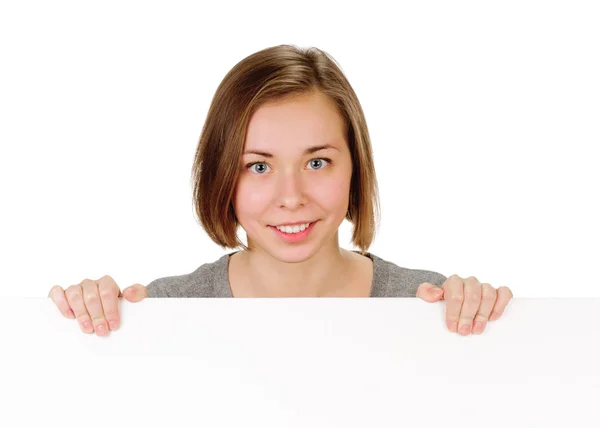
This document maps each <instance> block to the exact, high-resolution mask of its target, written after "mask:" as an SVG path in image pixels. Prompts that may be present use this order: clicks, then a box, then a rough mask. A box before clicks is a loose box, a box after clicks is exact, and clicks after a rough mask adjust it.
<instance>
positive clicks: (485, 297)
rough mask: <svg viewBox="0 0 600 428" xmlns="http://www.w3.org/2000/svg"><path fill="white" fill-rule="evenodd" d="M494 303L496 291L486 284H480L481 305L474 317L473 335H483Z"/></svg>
mask: <svg viewBox="0 0 600 428" xmlns="http://www.w3.org/2000/svg"><path fill="white" fill-rule="evenodd" d="M495 303H496V289H495V288H494V287H492V286H491V285H490V284H488V283H483V284H481V305H479V311H478V312H477V315H475V323H474V326H473V333H477V334H479V333H483V331H484V330H485V327H486V326H487V322H488V319H489V317H490V314H491V313H492V309H494V304H495Z"/></svg>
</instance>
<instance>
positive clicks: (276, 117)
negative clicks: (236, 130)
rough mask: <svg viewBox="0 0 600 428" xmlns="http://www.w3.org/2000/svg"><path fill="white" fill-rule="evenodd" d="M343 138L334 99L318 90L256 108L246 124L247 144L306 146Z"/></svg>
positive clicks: (341, 123) (341, 125)
mask: <svg viewBox="0 0 600 428" xmlns="http://www.w3.org/2000/svg"><path fill="white" fill-rule="evenodd" d="M344 137H345V135H344V123H343V119H342V117H341V115H340V113H339V111H338V109H337V106H336V105H335V102H334V101H333V100H331V99H330V98H329V97H328V96H327V95H325V94H323V93H321V92H317V93H311V94H302V95H298V96H295V97H294V98H290V99H287V100H284V101H274V102H268V103H265V104H264V105H262V106H261V107H259V108H258V110H257V111H256V112H255V113H254V115H253V116H252V118H251V119H250V123H249V125H248V131H247V135H246V147H247V148H255V146H256V147H260V148H265V147H267V146H268V147H276V146H280V145H281V143H283V142H285V143H286V144H285V145H286V146H287V145H295V144H296V143H298V144H300V145H302V146H306V145H307V144H309V143H315V142H324V140H338V139H343V138H344Z"/></svg>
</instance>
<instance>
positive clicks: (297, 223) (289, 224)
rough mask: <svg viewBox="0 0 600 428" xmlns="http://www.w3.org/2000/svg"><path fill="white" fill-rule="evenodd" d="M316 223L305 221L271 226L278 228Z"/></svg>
mask: <svg viewBox="0 0 600 428" xmlns="http://www.w3.org/2000/svg"><path fill="white" fill-rule="evenodd" d="M315 221H316V220H315ZM315 221H312V220H304V221H297V222H294V223H279V224H270V225H269V226H272V227H277V226H283V225H285V226H300V225H301V224H306V223H315Z"/></svg>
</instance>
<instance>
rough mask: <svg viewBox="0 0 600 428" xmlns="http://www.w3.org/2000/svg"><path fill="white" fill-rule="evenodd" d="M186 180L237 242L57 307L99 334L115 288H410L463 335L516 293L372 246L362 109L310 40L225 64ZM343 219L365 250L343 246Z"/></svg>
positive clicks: (199, 207) (326, 292)
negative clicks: (438, 304)
mask: <svg viewBox="0 0 600 428" xmlns="http://www.w3.org/2000/svg"><path fill="white" fill-rule="evenodd" d="M192 179H193V183H194V206H195V210H196V213H197V214H198V217H199V219H200V222H201V224H202V226H203V228H204V229H205V230H206V232H207V233H208V235H209V236H210V237H211V239H212V240H213V241H214V242H216V243H217V244H219V245H220V246H221V247H223V248H241V250H239V251H235V252H232V253H229V254H226V255H224V256H222V257H220V258H219V259H218V260H216V261H214V262H211V263H205V264H202V265H201V266H200V267H199V268H198V269H196V270H195V271H193V272H191V273H189V274H186V275H180V276H170V277H164V278H159V279H156V280H154V281H152V282H151V283H150V284H148V285H147V286H146V287H144V286H143V285H141V284H135V285H133V286H131V287H128V288H126V289H125V290H123V293H122V294H121V293H120V290H119V287H118V286H117V284H116V283H115V282H114V280H113V279H112V278H111V277H109V276H104V277H103V278H100V279H99V280H96V281H92V280H89V279H86V280H84V281H82V282H81V283H80V284H77V285H72V286H71V287H69V288H67V290H63V289H62V288H61V287H60V286H55V287H53V288H52V289H51V291H50V294H49V296H50V297H51V298H52V299H53V300H54V302H55V303H56V304H57V306H58V308H59V310H60V311H61V313H63V315H65V316H67V317H69V318H74V317H76V318H77V319H78V320H79V324H80V327H81V328H82V330H83V331H84V332H87V333H92V332H94V331H95V332H96V333H97V334H98V335H104V334H107V333H108V331H109V330H114V329H116V328H118V325H119V314H118V302H117V300H118V297H120V296H122V295H124V297H125V298H126V299H128V300H130V301H140V300H142V299H143V298H145V297H415V296H416V297H420V298H422V299H423V300H425V301H428V302H434V301H438V300H440V299H445V300H446V308H447V310H446V322H447V327H448V329H449V330H450V331H453V332H456V331H459V332H460V333H461V334H463V335H468V334H470V333H471V332H474V333H481V332H483V330H484V329H485V326H486V323H487V321H488V320H492V321H493V320H495V319H497V318H499V317H500V316H501V315H502V313H503V312H504V309H505V307H506V305H507V304H508V303H509V301H510V299H512V297H513V296H512V292H511V291H510V289H508V288H507V287H500V288H498V289H495V288H494V287H492V286H491V285H489V284H481V283H479V281H478V280H477V279H476V278H474V277H469V278H466V279H463V278H461V277H459V276H458V275H452V276H451V277H449V278H446V277H445V276H444V275H442V274H440V273H437V272H432V271H427V270H417V269H409V268H404V267H400V266H398V265H396V264H394V263H393V262H391V261H386V260H383V259H381V258H379V257H377V256H376V255H374V254H371V253H369V252H368V251H367V249H368V248H369V246H370V245H371V243H372V242H373V239H374V235H375V230H376V224H377V221H378V217H379V201H378V192H377V180H376V175H375V167H374V165H373V156H372V150H371V142H370V138H369V133H368V129H367V125H366V120H365V117H364V114H363V111H362V108H361V106H360V103H359V101H358V98H357V97H356V94H355V93H354V90H353V89H352V87H351V86H350V83H349V82H348V80H347V79H346V77H345V76H344V75H343V73H342V71H341V70H340V69H339V67H338V66H337V65H336V63H335V61H334V60H333V59H332V58H331V57H330V56H329V55H328V54H327V53H325V52H323V51H321V50H319V49H316V48H311V49H307V50H303V49H299V48H297V47H294V46H288V45H281V46H275V47H271V48H268V49H264V50H262V51H259V52H257V53H254V54H252V55H250V56H249V57H247V58H245V59H244V60H242V61H241V62H239V63H238V64H237V65H235V66H234V67H233V69H232V70H231V71H229V73H227V75H226V76H225V78H224V79H223V81H222V82H221V84H220V85H219V87H218V89H217V91H216V93H215V95H214V97H213V100H212V103H211V105H210V109H209V112H208V116H207V119H206V122H205V124H204V127H203V129H202V133H201V136H200V141H199V144H198V148H197V151H196V156H195V160H194V165H193V169H192ZM344 219H348V220H349V221H350V222H351V223H352V224H353V234H352V242H353V244H354V245H355V246H356V247H358V248H360V251H348V250H345V249H343V248H341V247H340V246H339V242H338V241H339V240H338V228H339V226H340V224H341V223H342V221H343V220H344ZM376 219H377V221H376ZM238 226H241V227H242V228H243V230H244V231H245V232H246V237H247V243H248V245H247V246H246V245H244V243H243V242H241V240H240V239H239V238H238V235H237V232H238ZM86 323H87V324H86Z"/></svg>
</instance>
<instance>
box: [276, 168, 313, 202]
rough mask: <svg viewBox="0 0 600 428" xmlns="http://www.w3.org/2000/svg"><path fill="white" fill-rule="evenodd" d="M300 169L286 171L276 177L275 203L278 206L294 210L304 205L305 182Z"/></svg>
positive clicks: (305, 199)
mask: <svg viewBox="0 0 600 428" xmlns="http://www.w3.org/2000/svg"><path fill="white" fill-rule="evenodd" d="M301 174H302V172H301V171H288V172H286V173H284V174H282V175H281V176H280V177H278V182H277V192H276V203H277V206H278V207H281V208H283V207H285V208H288V209H291V210H294V209H296V208H298V207H300V206H302V205H306V203H307V198H306V195H305V183H304V182H303V181H302V177H301Z"/></svg>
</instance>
